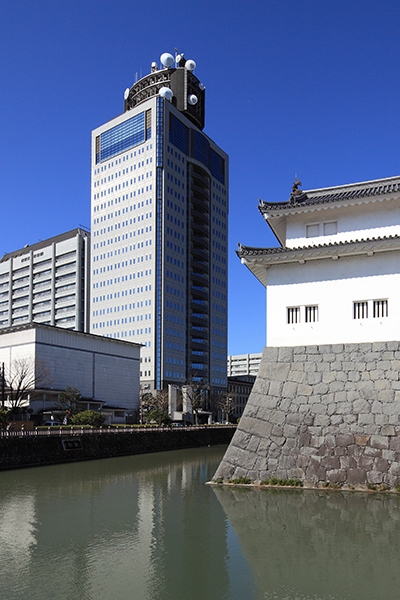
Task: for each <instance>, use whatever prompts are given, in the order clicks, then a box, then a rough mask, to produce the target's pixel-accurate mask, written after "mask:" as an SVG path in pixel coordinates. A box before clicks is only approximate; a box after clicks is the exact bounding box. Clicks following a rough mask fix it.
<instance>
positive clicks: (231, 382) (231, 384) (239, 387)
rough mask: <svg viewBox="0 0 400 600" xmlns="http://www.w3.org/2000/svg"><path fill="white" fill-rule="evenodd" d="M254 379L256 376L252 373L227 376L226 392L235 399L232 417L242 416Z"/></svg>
mask: <svg viewBox="0 0 400 600" xmlns="http://www.w3.org/2000/svg"><path fill="white" fill-rule="evenodd" d="M255 380H256V378H255V376H254V375H239V376H238V377H228V394H230V395H231V397H232V398H233V400H234V401H235V410H234V413H233V416H234V417H236V418H238V417H241V416H242V414H243V411H244V407H245V406H246V404H247V400H248V399H249V396H250V394H251V390H252V389H253V385H254V382H255Z"/></svg>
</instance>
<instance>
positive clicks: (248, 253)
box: [236, 235, 400, 287]
mask: <svg viewBox="0 0 400 600" xmlns="http://www.w3.org/2000/svg"><path fill="white" fill-rule="evenodd" d="M394 250H400V235H393V236H387V237H381V238H371V239H365V240H351V241H348V242H337V243H331V244H317V245H314V246H301V247H298V248H279V247H277V248H252V247H249V246H242V245H241V244H239V249H238V250H237V251H236V254H237V255H238V257H239V258H240V259H241V261H242V263H243V264H245V265H246V266H247V267H248V268H249V269H250V271H251V272H252V273H253V275H255V276H256V277H257V279H258V280H259V281H260V282H261V283H262V284H263V285H264V286H265V287H266V286H267V273H266V268H267V267H270V266H272V265H276V264H279V265H282V264H289V263H298V264H304V263H306V262H308V261H311V260H327V259H331V260H337V259H339V258H340V257H342V256H357V255H358V256H359V255H363V254H365V255H367V256H373V255H374V254H377V253H381V252H390V251H394Z"/></svg>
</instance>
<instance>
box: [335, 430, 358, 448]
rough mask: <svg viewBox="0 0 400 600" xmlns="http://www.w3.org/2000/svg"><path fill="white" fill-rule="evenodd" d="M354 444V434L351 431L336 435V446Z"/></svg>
mask: <svg viewBox="0 0 400 600" xmlns="http://www.w3.org/2000/svg"><path fill="white" fill-rule="evenodd" d="M352 444H354V436H353V435H352V434H351V433H348V434H341V435H337V436H336V445H337V446H343V447H346V446H350V445H352Z"/></svg>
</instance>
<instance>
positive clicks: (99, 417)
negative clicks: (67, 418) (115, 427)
mask: <svg viewBox="0 0 400 600" xmlns="http://www.w3.org/2000/svg"><path fill="white" fill-rule="evenodd" d="M104 421H105V416H104V415H103V414H102V413H98V412H97V411H95V410H83V411H82V412H79V413H77V414H76V415H74V416H73V417H72V419H71V423H72V424H73V425H91V426H92V427H100V425H103V423H104Z"/></svg>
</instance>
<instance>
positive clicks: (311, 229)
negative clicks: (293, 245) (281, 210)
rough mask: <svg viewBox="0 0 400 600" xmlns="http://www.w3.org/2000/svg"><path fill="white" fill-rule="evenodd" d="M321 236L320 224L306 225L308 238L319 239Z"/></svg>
mask: <svg viewBox="0 0 400 600" xmlns="http://www.w3.org/2000/svg"><path fill="white" fill-rule="evenodd" d="M318 236H319V223H310V225H306V237H308V238H312V237H318Z"/></svg>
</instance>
